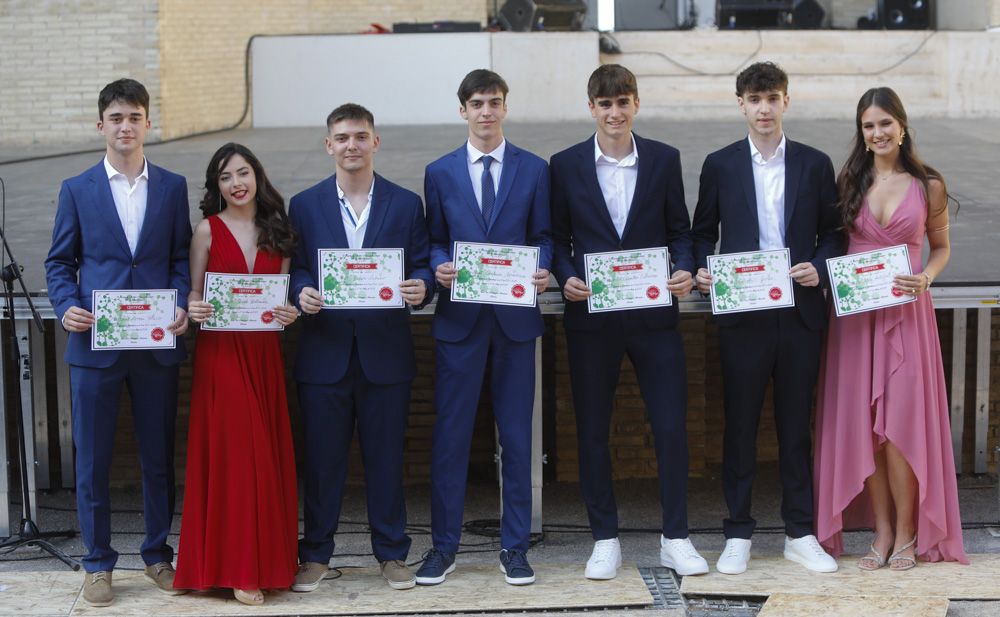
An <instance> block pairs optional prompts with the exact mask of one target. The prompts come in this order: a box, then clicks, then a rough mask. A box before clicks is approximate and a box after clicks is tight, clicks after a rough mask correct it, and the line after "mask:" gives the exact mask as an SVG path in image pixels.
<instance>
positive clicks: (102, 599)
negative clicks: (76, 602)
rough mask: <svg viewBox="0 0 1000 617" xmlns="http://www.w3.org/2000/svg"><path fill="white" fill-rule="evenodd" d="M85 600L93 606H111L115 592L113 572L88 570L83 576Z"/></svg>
mask: <svg viewBox="0 0 1000 617" xmlns="http://www.w3.org/2000/svg"><path fill="white" fill-rule="evenodd" d="M83 601H84V602H86V603H87V604H89V605H91V606H111V603H112V602H114V601H115V592H113V591H111V572H110V571H108V570H102V571H100V572H87V575H86V576H84V577H83Z"/></svg>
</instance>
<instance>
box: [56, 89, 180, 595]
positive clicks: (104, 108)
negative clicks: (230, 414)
mask: <svg viewBox="0 0 1000 617" xmlns="http://www.w3.org/2000/svg"><path fill="white" fill-rule="evenodd" d="M97 106H98V117H99V120H98V122H97V130H98V132H100V133H101V135H102V136H103V137H104V139H105V141H106V143H107V153H106V154H105V156H104V159H103V160H102V161H101V162H100V163H98V164H97V165H95V166H94V167H91V168H90V169H88V170H87V171H85V172H83V173H82V174H80V175H79V176H76V177H75V178H70V179H68V180H66V181H64V182H63V184H62V189H61V190H60V191H59V206H58V209H57V211H56V219H55V226H54V228H53V230H52V247H51V248H50V250H49V255H48V258H47V259H46V260H45V279H46V282H47V284H48V293H49V300H50V301H51V302H52V306H53V308H55V312H56V315H57V316H58V317H59V319H60V320H61V322H62V325H63V328H65V329H66V330H67V331H69V333H70V334H69V342H68V343H67V346H66V356H65V357H66V362H67V363H68V364H69V365H70V388H71V396H72V405H73V443H74V445H75V446H76V499H77V515H78V516H79V518H80V535H81V536H82V538H83V544H84V547H85V549H86V555H84V557H83V567H84V569H85V570H86V572H87V574H86V579H85V582H84V588H83V599H84V600H85V601H86V602H88V603H89V604H91V605H92V606H108V605H110V604H111V603H112V601H113V600H114V593H113V592H112V589H111V572H112V570H114V567H115V563H116V562H117V560H118V553H117V552H115V551H114V550H113V549H112V548H111V502H110V495H109V485H108V483H109V474H110V469H111V456H112V448H113V447H114V437H115V422H116V420H117V418H118V401H119V397H120V396H121V390H122V385H127V386H128V389H129V393H130V394H131V396H132V415H133V418H134V422H135V434H136V438H137V439H138V442H139V460H140V462H141V464H142V494H143V517H144V519H145V522H146V539H145V541H144V542H143V544H142V548H141V554H142V559H143V561H144V562H145V563H146V571H145V577H146V578H147V579H148V580H150V581H151V582H153V584H155V585H156V586H157V587H158V588H159V589H160V591H163V592H164V593H168V594H177V593H183V591H175V590H174V588H173V580H174V570H173V566H172V565H171V561H172V560H173V555H174V551H173V548H171V547H170V545H169V544H167V536H168V535H169V533H170V523H171V519H172V517H173V513H174V420H175V418H176V415H177V369H178V365H179V364H180V363H181V361H183V360H184V342H183V339H182V338H181V337H182V336H183V334H184V332H185V331H186V330H187V313H186V311H185V307H186V306H187V296H188V292H189V291H190V287H191V282H190V278H189V273H188V247H189V244H190V242H191V223H190V219H189V214H188V197H187V183H186V182H185V180H184V178H183V177H181V176H178V175H176V174H173V173H171V172H169V171H167V170H165V169H163V168H160V167H157V166H155V165H152V164H150V163H149V162H148V161H146V158H145V156H144V155H143V140H144V139H145V137H146V131H148V130H149V127H150V121H149V93H147V92H146V88H144V87H143V85H142V84H140V83H139V82H137V81H135V80H132V79H119V80H118V81H115V82H112V83H110V84H108V85H107V86H105V87H104V89H103V90H102V91H101V94H100V96H99V97H98V104H97ZM95 289H175V290H177V303H178V307H177V309H176V313H175V321H174V322H173V323H172V324H171V325H170V326H169V328H168V329H169V330H170V331H171V332H172V333H173V334H174V335H175V336H177V337H178V338H177V345H176V347H175V348H174V349H162V350H155V351H142V350H134V351H132V350H130V351H108V350H104V351H92V350H91V349H90V329H91V328H92V327H93V326H94V315H93V313H92V312H91V310H92V308H93V307H92V306H91V302H92V295H91V292H92V291H93V290H95Z"/></svg>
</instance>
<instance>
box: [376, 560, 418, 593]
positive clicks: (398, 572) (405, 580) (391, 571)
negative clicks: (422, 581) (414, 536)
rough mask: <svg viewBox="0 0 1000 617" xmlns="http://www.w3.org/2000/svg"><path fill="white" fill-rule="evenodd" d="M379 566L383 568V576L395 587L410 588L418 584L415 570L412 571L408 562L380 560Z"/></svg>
mask: <svg viewBox="0 0 1000 617" xmlns="http://www.w3.org/2000/svg"><path fill="white" fill-rule="evenodd" d="M379 567H380V568H381V569H382V578H384V579H385V581H386V582H387V583H389V586H390V587H392V588H393V589H410V588H412V587H414V586H415V585H416V584H417V579H416V577H414V576H413V572H410V569H409V568H407V567H406V562H404V561H402V560H399V559H394V560H392V561H382V562H379Z"/></svg>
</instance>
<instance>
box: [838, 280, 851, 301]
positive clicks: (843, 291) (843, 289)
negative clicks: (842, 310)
mask: <svg viewBox="0 0 1000 617" xmlns="http://www.w3.org/2000/svg"><path fill="white" fill-rule="evenodd" d="M853 291H854V290H852V289H851V286H850V285H848V284H847V283H844V282H843V281H841V282H840V283H838V284H837V297H838V298H840V299H842V300H843V299H844V298H846V297H847V296H849V295H851V293H853Z"/></svg>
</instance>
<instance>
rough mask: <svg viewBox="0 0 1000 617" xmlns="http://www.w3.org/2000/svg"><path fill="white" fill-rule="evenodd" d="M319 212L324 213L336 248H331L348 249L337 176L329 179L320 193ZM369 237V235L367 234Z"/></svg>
mask: <svg viewBox="0 0 1000 617" xmlns="http://www.w3.org/2000/svg"><path fill="white" fill-rule="evenodd" d="M319 201H320V203H319V210H320V212H322V213H323V218H324V219H325V220H326V224H327V226H328V227H329V228H330V233H331V234H332V235H333V241H334V244H335V246H332V247H330V248H345V249H346V248H347V247H348V244H347V232H345V231H344V219H343V217H342V216H341V214H340V197H339V196H338V195H337V176H336V175H333V176H330V177H329V178H327V180H326V182H325V183H324V185H323V190H322V191H321V192H320V199H319ZM366 235H367V234H366Z"/></svg>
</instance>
